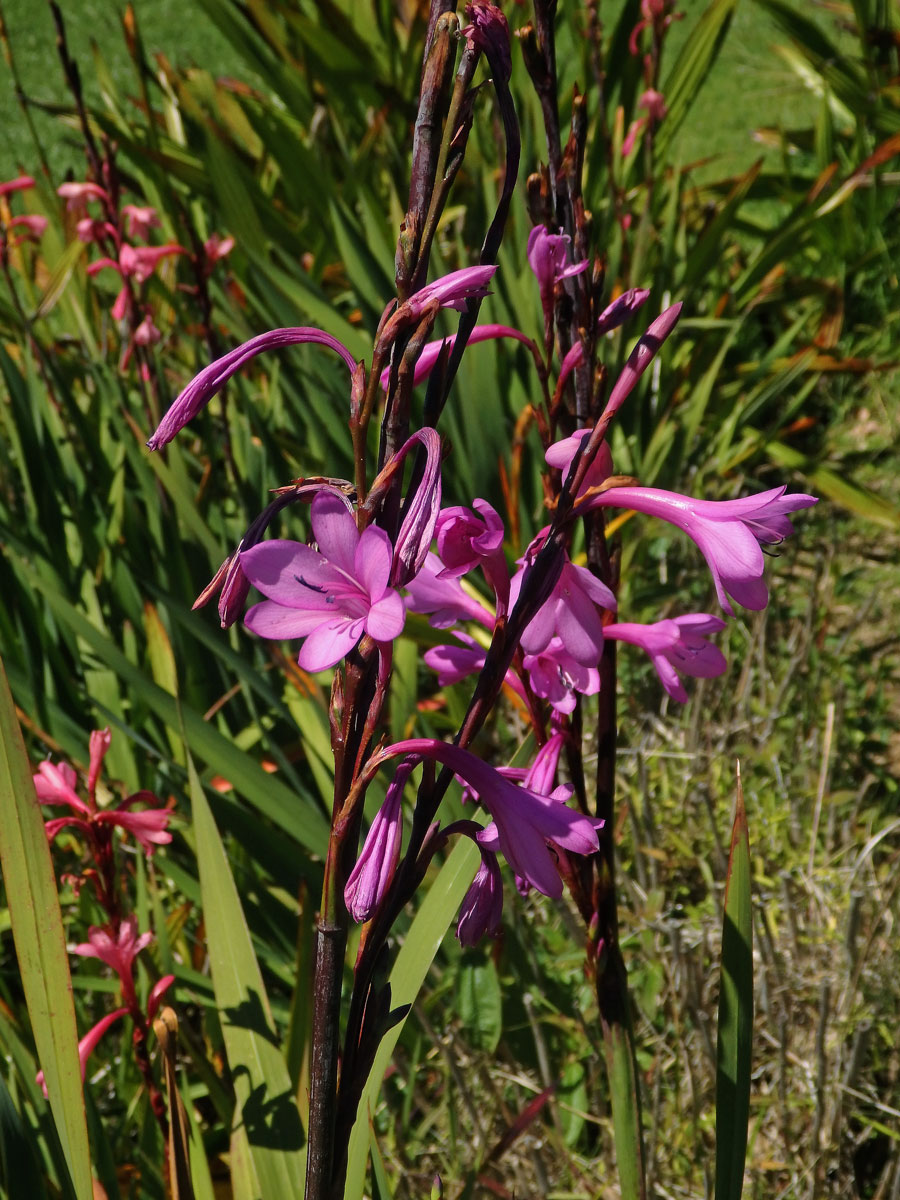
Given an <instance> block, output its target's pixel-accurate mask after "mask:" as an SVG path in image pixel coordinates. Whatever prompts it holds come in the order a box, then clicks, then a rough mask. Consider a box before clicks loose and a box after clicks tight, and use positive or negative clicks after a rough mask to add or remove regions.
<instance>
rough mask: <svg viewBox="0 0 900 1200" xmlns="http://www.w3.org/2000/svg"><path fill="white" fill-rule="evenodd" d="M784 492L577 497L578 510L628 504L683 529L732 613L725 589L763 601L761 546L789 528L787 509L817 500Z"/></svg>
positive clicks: (756, 606)
mask: <svg viewBox="0 0 900 1200" xmlns="http://www.w3.org/2000/svg"><path fill="white" fill-rule="evenodd" d="M785 490H786V489H785V487H784V485H782V486H781V487H777V488H771V489H770V490H769V491H767V492H760V493H759V494H758V495H756V496H747V497H745V498H744V499H741V500H694V499H692V498H691V497H690V496H682V495H680V494H679V493H678V492H665V491H662V490H661V489H660V488H643V487H617V488H610V489H609V491H607V492H601V494H600V495H599V496H592V497H590V498H589V499H587V500H586V501H582V502H581V503H580V504H579V505H578V510H577V511H578V512H580V513H584V512H588V511H590V510H591V509H593V508H609V507H613V508H631V509H634V511H635V512H639V513H646V514H647V516H650V517H660V518H661V519H662V520H663V521H668V522H669V524H670V525H675V526H676V527H677V528H678V529H681V530H683V531H684V532H685V533H686V534H687V535H688V537H689V538H691V539H692V541H694V542H695V543H696V544H697V546H698V547H699V548H700V551H701V553H702V554H703V557H704V558H705V559H706V562H707V565H708V566H709V569H710V571H711V572H712V577H713V582H714V583H715V586H716V595H717V596H718V598H719V603H720V604H721V605H722V608H723V609H724V610H725V612H727V613H728V615H729V616H734V610H733V609H732V607H731V604H730V603H729V601H728V597H727V596H726V592H727V593H728V595H730V596H732V597H733V598H734V599H735V600H736V601H737V602H738V604H742V605H743V606H744V608H749V609H753V610H755V611H759V610H760V609H763V608H765V607H766V604H767V603H768V600H769V589H768V588H767V587H766V583H765V580H764V579H763V567H764V564H765V556H764V555H763V552H762V550H761V549H760V545H761V544H762V545H772V544H776V545H777V544H778V543H779V542H782V541H784V539H785V538H786V537H788V536H789V535H790V534H792V533H793V532H794V527H793V525H792V524H791V522H790V520H789V518H788V513H792V512H795V511H796V510H797V509H800V508H809V507H810V505H812V504H817V503H818V499H817V497H815V496H807V495H806V494H804V493H803V492H798V493H796V494H794V495H791V496H786V495H785Z"/></svg>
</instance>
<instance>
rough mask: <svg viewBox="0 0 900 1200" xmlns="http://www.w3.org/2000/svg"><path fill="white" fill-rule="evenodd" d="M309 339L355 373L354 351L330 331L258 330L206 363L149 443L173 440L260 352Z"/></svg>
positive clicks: (156, 445)
mask: <svg viewBox="0 0 900 1200" xmlns="http://www.w3.org/2000/svg"><path fill="white" fill-rule="evenodd" d="M305 342H313V343H315V344H317V345H319V346H328V347H329V349H331V350H334V351H335V353H336V354H339V355H340V356H341V358H342V359H343V360H344V362H345V363H346V364H347V370H348V371H349V372H350V374H351V375H352V374H353V372H354V371H355V369H356V363H355V362H354V360H353V355H352V354H351V353H350V351H349V350H348V349H347V347H346V346H345V345H344V344H343V343H342V342H339V341H338V339H337V338H336V337H332V335H331V334H330V333H324V332H323V331H322V330H321V329H312V328H310V327H308V326H305V325H300V326H297V327H289V328H287V329H270V330H269V331H268V333H260V334H257V336H256V337H254V338H251V339H250V341H249V342H244V343H243V345H241V346H236V347H235V348H234V349H233V350H229V351H228V353H227V354H223V355H222V357H221V358H217V359H216V361H215V362H212V363H210V364H209V366H208V367H204V368H203V370H202V371H201V372H200V374H199V375H195V376H194V378H193V379H192V380H191V382H190V383H189V384H188V385H187V387H186V388H185V389H184V390H183V391H182V392H181V393H180V395H179V396H178V398H177V399H176V400H175V402H174V404H172V406H171V407H170V408H169V411H168V412H167V413H166V415H165V416H164V417H163V419H162V420H161V421H160V423H159V425H158V426H157V428H156V430H155V432H154V433H153V434H152V436H151V437H150V438H149V439H148V441H147V445H148V446H149V448H150V449H151V450H158V449H159V448H160V446H165V445H166V443H167V442H171V440H172V438H173V437H174V436H175V434H176V433H178V431H179V430H181V429H183V428H184V427H185V425H187V423H188V421H191V420H193V418H194V417H196V415H197V413H199V412H200V410H201V409H202V408H203V407H204V406H205V405H207V404H208V403H209V401H210V400H211V399H212V398H213V396H214V395H215V394H216V392H218V391H220V390H221V388H223V387H224V386H225V384H226V383H227V382H228V380H229V379H230V378H231V377H232V375H234V374H235V373H236V372H237V371H239V370H240V369H241V367H243V366H244V364H245V363H248V362H250V360H251V359H252V358H255V357H256V356H257V354H262V353H263V351H265V350H273V349H276V348H277V347H279V346H296V345H300V344H302V343H305Z"/></svg>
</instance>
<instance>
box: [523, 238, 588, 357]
mask: <svg viewBox="0 0 900 1200" xmlns="http://www.w3.org/2000/svg"><path fill="white" fill-rule="evenodd" d="M570 240H571V239H570V238H569V237H568V235H567V234H564V233H548V232H547V230H546V229H545V228H544V226H543V225H535V227H534V228H533V229H532V231H531V233H530V234H529V235H528V262H529V264H530V266H531V269H532V271H534V274H535V276H536V277H537V281H538V287H539V288H540V291H541V308H542V309H543V311H544V338H545V340H546V342H547V343H548V344H549V342H550V335H551V330H552V329H553V302H554V296H555V291H556V285H557V284H558V283H562V281H563V280H564V279H569V278H570V277H571V276H573V275H580V274H581V272H582V271H584V270H586V269H587V265H588V261H587V259H586V258H585V259H582V261H581V262H577V263H570V262H569V251H568V245H569V241H570Z"/></svg>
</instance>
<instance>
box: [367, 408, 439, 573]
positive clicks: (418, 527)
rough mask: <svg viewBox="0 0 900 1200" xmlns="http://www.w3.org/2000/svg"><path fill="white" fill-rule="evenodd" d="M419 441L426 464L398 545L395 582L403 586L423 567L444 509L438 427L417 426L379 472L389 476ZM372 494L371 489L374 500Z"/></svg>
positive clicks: (409, 500) (410, 499)
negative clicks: (420, 427)
mask: <svg viewBox="0 0 900 1200" xmlns="http://www.w3.org/2000/svg"><path fill="white" fill-rule="evenodd" d="M416 444H418V445H419V446H422V447H423V448H424V450H425V468H424V470H423V472H422V477H421V479H420V480H419V483H418V486H417V487H416V490H415V492H413V493H412V494H411V495H408V496H407V497H406V500H405V502H404V505H403V512H402V516H401V521H400V528H399V530H398V531H397V540H396V543H395V545H394V561H393V564H392V566H391V583H392V584H393V585H395V586H400V587H402V585H403V584H405V583H408V582H409V580H410V579H413V578H414V577H415V576H416V575H418V573H419V571H420V570H421V569H422V564H423V563H424V562H425V558H426V556H427V554H428V547H429V546H430V545H431V541H432V538H433V537H434V529H435V525H436V524H437V520H438V516H439V514H440V510H441V439H440V437H439V436H438V433H437V431H436V430H435V429H432V428H429V427H428V426H426V427H425V428H424V429H419V430H417V431H416V432H415V433H414V434H412V436H411V437H409V438H408V439H407V440H406V442H405V443H404V444H403V445H402V446H401V447H400V449H399V450H398V451H397V453H396V454H395V455H393V457H392V459H391V460H390V462H388V463H387V464H386V465H385V468H384V470H383V471H382V473H381V475H380V476H379V478H388V477H389V474H390V473H392V472H393V471H394V470H396V469H397V468H399V467H400V465H401V464H402V463H403V460H404V459H405V458H406V455H407V454H408V453H409V451H410V450H411V449H412V448H413V446H415V445H416ZM377 484H378V481H377V480H376V482H375V483H374V484H373V485H372V491H373V492H374V491H375V489H376V486H377ZM372 498H373V497H372V494H371V493H370V494H369V501H370V502H371V500H372Z"/></svg>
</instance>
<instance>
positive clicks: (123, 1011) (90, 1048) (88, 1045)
mask: <svg viewBox="0 0 900 1200" xmlns="http://www.w3.org/2000/svg"><path fill="white" fill-rule="evenodd" d="M172 978H174V976H172ZM127 1016H128V1009H127V1008H117V1009H116V1010H115V1011H114V1012H111V1013H107V1014H106V1016H105V1017H101V1018H100V1020H99V1021H98V1022H97V1024H96V1025H93V1026H91V1028H90V1029H89V1030H88V1031H87V1033H86V1034H85V1035H84V1037H83V1038H81V1040H80V1041H79V1043H78V1065H79V1067H80V1068H81V1082H82V1083H84V1077H85V1075H86V1074H87V1063H88V1059H89V1058H90V1057H91V1055H92V1054H93V1053H94V1051H95V1050H96V1048H97V1043H98V1042H99V1041H100V1039H101V1038H102V1037H103V1035H104V1033H106V1031H107V1029H109V1027H110V1025H112V1024H114V1023H115V1022H116V1021H118V1019H119V1017H127ZM35 1082H36V1083H37V1085H38V1087H39V1088H40V1089H41V1091H42V1092H43V1093H44V1096H45V1098H46V1097H47V1095H48V1093H47V1084H46V1082H45V1080H44V1072H43V1071H38V1073H37V1077H36V1080H35Z"/></svg>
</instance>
